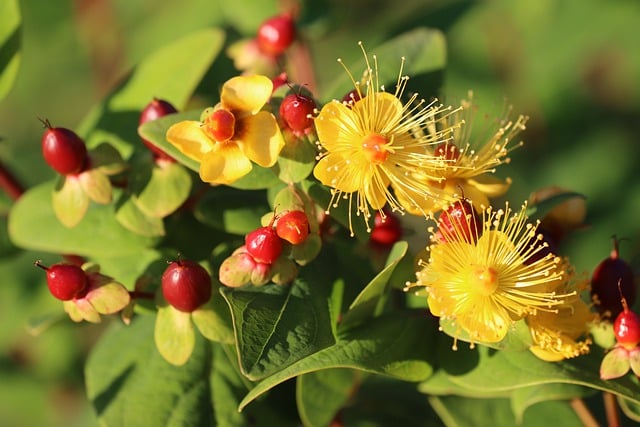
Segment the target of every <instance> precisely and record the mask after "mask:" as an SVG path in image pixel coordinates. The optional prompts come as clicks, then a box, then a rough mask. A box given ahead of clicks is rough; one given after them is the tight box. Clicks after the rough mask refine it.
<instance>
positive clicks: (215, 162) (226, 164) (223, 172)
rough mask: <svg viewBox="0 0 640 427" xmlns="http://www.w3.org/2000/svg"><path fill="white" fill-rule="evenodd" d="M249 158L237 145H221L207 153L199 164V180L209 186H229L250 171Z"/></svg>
mask: <svg viewBox="0 0 640 427" xmlns="http://www.w3.org/2000/svg"><path fill="white" fill-rule="evenodd" d="M251 168H252V166H251V162H250V161H249V158H247V156H246V155H245V154H244V153H243V152H242V151H241V150H240V147H238V145H237V144H234V143H226V144H221V145H220V148H219V149H217V150H215V151H211V152H210V153H208V154H207V155H206V156H205V157H204V158H203V159H202V163H201V164H200V178H201V179H202V180H203V181H204V182H208V183H211V184H231V183H233V182H235V181H237V180H238V179H240V178H242V177H243V176H245V175H246V174H248V173H249V172H250V171H251Z"/></svg>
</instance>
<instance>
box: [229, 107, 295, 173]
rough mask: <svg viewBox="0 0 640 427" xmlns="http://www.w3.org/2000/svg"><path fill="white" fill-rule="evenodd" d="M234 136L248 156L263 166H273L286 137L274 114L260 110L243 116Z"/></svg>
mask: <svg viewBox="0 0 640 427" xmlns="http://www.w3.org/2000/svg"><path fill="white" fill-rule="evenodd" d="M238 128H239V129H241V130H240V132H239V134H237V135H236V137H235V138H234V139H235V140H236V142H237V143H238V145H239V146H240V148H241V149H242V150H243V151H244V153H245V154H246V156H247V157H249V159H251V160H252V161H254V162H256V163H257V164H259V165H260V166H262V167H271V166H273V165H274V164H275V163H276V160H278V154H280V151H281V150H282V148H283V147H284V138H283V137H282V134H281V133H280V129H279V128H278V123H277V122H276V118H275V117H274V116H273V114H271V113H269V112H267V111H260V112H259V113H258V114H256V115H253V116H246V117H244V118H242V121H241V122H240V124H239V126H238Z"/></svg>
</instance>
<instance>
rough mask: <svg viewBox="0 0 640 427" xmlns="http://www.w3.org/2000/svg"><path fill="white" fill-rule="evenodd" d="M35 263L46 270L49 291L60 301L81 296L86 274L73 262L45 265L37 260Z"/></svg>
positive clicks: (86, 283) (85, 282)
mask: <svg viewBox="0 0 640 427" xmlns="http://www.w3.org/2000/svg"><path fill="white" fill-rule="evenodd" d="M35 265H36V266H37V267H40V268H42V269H43V270H46V271H47V286H48V287H49V292H51V295H53V296H54V297H55V298H57V299H59V300H61V301H69V300H71V299H73V298H76V297H80V296H82V294H83V292H84V291H85V289H86V288H87V285H88V283H89V280H88V279H87V274H86V273H85V272H84V270H83V269H82V268H80V267H79V266H77V265H75V264H66V263H59V264H53V265H52V266H51V267H45V266H44V265H42V264H41V263H40V261H37V262H36V263H35Z"/></svg>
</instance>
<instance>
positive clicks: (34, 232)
mask: <svg viewBox="0 0 640 427" xmlns="http://www.w3.org/2000/svg"><path fill="white" fill-rule="evenodd" d="M52 191H53V184H52V183H51V182H47V183H43V184H40V185H38V186H37V187H33V188H32V189H30V190H29V191H27V192H26V193H25V194H24V195H23V196H22V197H20V199H18V201H17V202H16V203H15V204H14V205H13V207H12V209H11V212H10V215H9V235H10V237H11V240H12V241H13V243H14V244H15V245H16V246H19V247H22V248H25V249H31V250H36V251H45V252H52V253H57V254H61V253H62V254H76V255H84V256H89V257H91V256H94V255H95V256H100V257H109V256H125V255H127V254H129V255H137V254H139V253H140V251H141V250H142V249H145V248H148V247H151V246H153V245H155V243H156V242H157V239H153V238H149V237H144V236H140V235H137V234H134V233H131V232H129V231H127V230H126V229H125V228H123V227H122V226H121V225H120V224H118V222H117V221H116V220H115V217H114V215H113V207H112V206H106V205H92V206H91V208H90V209H89V210H88V211H87V213H86V215H85V217H84V219H83V221H82V222H80V223H79V224H78V225H77V226H75V227H73V228H67V227H65V226H63V225H62V224H61V223H60V221H58V219H57V218H56V215H55V214H54V212H53V208H52V204H51V192H52ZM43 236H46V238H43Z"/></svg>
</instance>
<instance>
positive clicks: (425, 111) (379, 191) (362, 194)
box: [313, 44, 455, 223]
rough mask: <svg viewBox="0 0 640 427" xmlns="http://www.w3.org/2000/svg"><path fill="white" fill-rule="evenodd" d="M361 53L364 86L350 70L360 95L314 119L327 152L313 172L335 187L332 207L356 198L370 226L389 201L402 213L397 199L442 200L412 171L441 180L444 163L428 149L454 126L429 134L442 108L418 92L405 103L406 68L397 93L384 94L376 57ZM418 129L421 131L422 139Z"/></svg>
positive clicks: (329, 106) (329, 107) (328, 106)
mask: <svg viewBox="0 0 640 427" xmlns="http://www.w3.org/2000/svg"><path fill="white" fill-rule="evenodd" d="M360 46H361V48H362V44H360ZM362 51H363V54H364V57H365V63H366V66H367V69H366V70H365V73H364V78H363V80H364V82H363V83H360V82H356V81H355V80H354V78H353V76H352V75H351V73H350V72H349V70H347V73H349V76H350V77H351V79H352V81H353V83H354V86H355V90H356V93H357V96H354V98H353V102H349V103H342V102H339V101H336V100H334V101H332V102H329V103H327V104H325V106H324V107H323V108H322V109H321V111H320V113H319V114H318V116H317V117H316V118H315V121H314V123H315V127H316V132H317V135H318V139H319V144H320V145H321V146H322V148H324V150H325V151H324V152H322V153H321V155H320V160H319V162H318V164H317V165H316V166H315V168H314V171H313V173H314V175H315V177H316V178H317V179H318V180H320V182H322V184H324V185H326V186H328V187H331V188H332V196H333V197H332V201H331V203H330V206H333V207H335V206H336V205H337V203H338V202H339V200H340V198H345V199H348V200H349V207H350V208H351V207H352V205H353V196H354V195H355V197H356V200H355V207H356V213H357V215H360V214H362V215H363V216H364V220H365V222H367V223H368V219H369V218H370V217H371V211H370V209H373V210H378V211H381V210H382V208H383V207H384V206H385V205H386V204H387V203H388V204H389V205H390V207H391V209H392V210H402V207H401V206H400V204H399V202H398V199H397V197H403V198H409V199H411V198H413V197H418V198H420V199H423V198H431V197H439V190H436V189H434V188H433V187H432V186H431V185H430V184H429V183H428V182H425V181H424V180H422V179H416V178H414V177H413V176H412V174H411V172H412V171H414V170H416V169H419V170H421V171H424V174H426V175H428V176H429V177H430V179H431V180H437V179H438V177H437V176H435V175H433V176H431V172H430V171H431V169H433V168H436V169H437V168H441V166H440V165H441V163H442V162H441V161H440V160H439V159H438V158H437V157H436V156H434V155H433V154H432V151H433V150H430V149H429V147H430V146H431V145H434V144H437V143H439V142H441V141H444V140H445V139H446V135H447V134H448V133H450V132H451V129H449V127H451V126H455V124H452V125H447V126H445V127H444V128H442V129H438V130H436V131H434V132H426V128H427V126H428V125H429V124H430V123H432V122H433V121H435V120H437V119H438V118H439V117H440V116H441V115H442V114H443V111H444V110H442V108H441V106H440V105H437V104H436V102H435V101H434V102H431V103H427V102H426V101H425V100H419V101H418V98H417V96H418V95H417V94H413V95H412V96H411V97H410V99H409V100H408V101H407V102H406V103H404V104H403V103H402V101H401V100H400V98H401V97H402V94H403V92H404V90H405V87H406V84H407V80H408V77H406V76H403V75H402V66H401V68H400V73H399V75H398V79H397V82H396V87H395V92H394V93H393V94H391V93H388V92H385V90H384V87H383V86H381V85H380V81H379V77H378V64H377V58H376V57H375V55H374V56H373V67H372V66H371V63H370V61H369V58H368V56H367V54H366V52H365V51H364V49H362ZM340 62H341V61H340ZM403 63H404V60H403ZM345 69H346V68H345ZM416 130H423V131H422V133H421V135H420V136H419V137H416V135H415V131H416ZM390 187H391V188H392V190H391V189H390ZM349 220H350V221H351V209H350V213H349Z"/></svg>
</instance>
